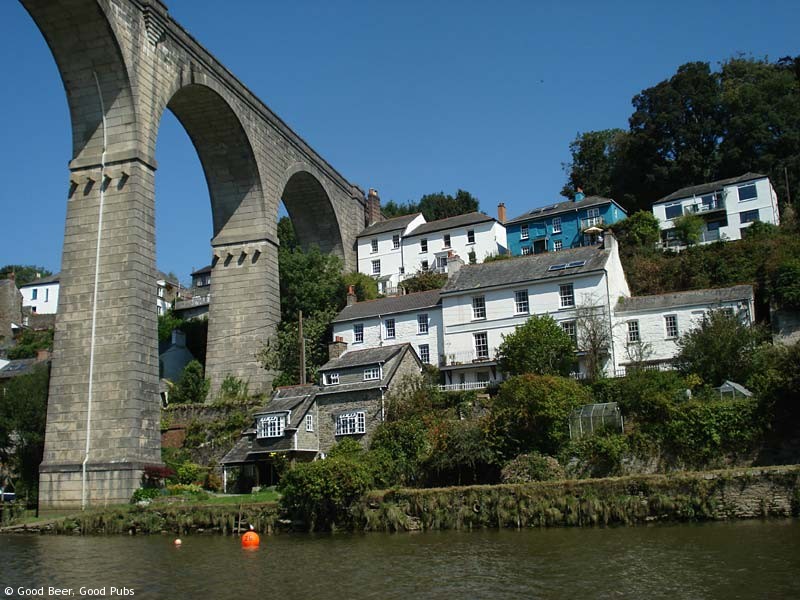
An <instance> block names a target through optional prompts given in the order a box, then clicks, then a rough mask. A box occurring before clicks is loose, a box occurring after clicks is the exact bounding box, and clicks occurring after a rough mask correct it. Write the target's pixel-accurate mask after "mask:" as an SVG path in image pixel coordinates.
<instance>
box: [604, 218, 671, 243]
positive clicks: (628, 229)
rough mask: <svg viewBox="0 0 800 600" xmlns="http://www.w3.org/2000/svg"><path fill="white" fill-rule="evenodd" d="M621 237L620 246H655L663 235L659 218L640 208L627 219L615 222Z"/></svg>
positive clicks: (618, 235)
mask: <svg viewBox="0 0 800 600" xmlns="http://www.w3.org/2000/svg"><path fill="white" fill-rule="evenodd" d="M612 229H613V230H614V233H615V234H616V235H617V237H618V238H619V243H620V246H622V247H623V248H627V247H629V246H638V247H641V248H653V246H654V245H655V243H656V242H658V240H659V238H660V237H661V228H660V227H659V224H658V219H657V218H656V216H655V215H654V214H653V213H652V212H650V211H649V210H639V211H636V212H635V213H633V214H632V215H631V216H630V217H628V218H627V219H623V220H622V221H619V222H618V223H614V226H613V228H612Z"/></svg>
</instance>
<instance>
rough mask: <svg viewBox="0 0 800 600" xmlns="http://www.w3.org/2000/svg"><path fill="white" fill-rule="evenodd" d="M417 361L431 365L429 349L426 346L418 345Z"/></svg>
mask: <svg viewBox="0 0 800 600" xmlns="http://www.w3.org/2000/svg"><path fill="white" fill-rule="evenodd" d="M419 359H420V360H421V361H422V362H423V363H424V364H426V365H429V364H431V347H430V346H429V345H428V344H420V345H419Z"/></svg>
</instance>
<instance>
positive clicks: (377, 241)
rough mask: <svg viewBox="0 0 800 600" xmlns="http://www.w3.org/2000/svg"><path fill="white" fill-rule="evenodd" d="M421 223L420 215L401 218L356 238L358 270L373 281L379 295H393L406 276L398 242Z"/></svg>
mask: <svg viewBox="0 0 800 600" xmlns="http://www.w3.org/2000/svg"><path fill="white" fill-rule="evenodd" d="M423 223H425V217H423V216H422V214H421V213H416V214H413V215H403V216H402V217H395V218H393V219H386V220H385V221H378V222H377V223H374V224H372V225H370V226H369V227H367V228H366V229H364V230H363V231H362V232H361V233H359V234H358V236H357V238H356V251H357V253H358V270H359V272H361V273H364V274H365V275H371V276H373V277H375V278H376V279H377V280H378V291H379V292H381V293H382V294H388V293H392V292H393V291H394V290H395V289H396V288H397V284H398V283H400V280H401V279H402V277H403V275H404V273H405V270H404V268H403V265H404V259H403V252H404V248H403V245H402V243H401V240H402V239H403V237H404V236H405V235H407V234H408V232H409V231H411V230H412V229H414V228H415V227H418V226H419V225H422V224H423Z"/></svg>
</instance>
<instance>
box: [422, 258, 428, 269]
mask: <svg viewBox="0 0 800 600" xmlns="http://www.w3.org/2000/svg"><path fill="white" fill-rule="evenodd" d="M420 268H421V269H422V270H423V271H427V270H428V261H427V260H423V261H422V265H421V266H420Z"/></svg>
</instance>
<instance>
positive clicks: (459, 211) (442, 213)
mask: <svg viewBox="0 0 800 600" xmlns="http://www.w3.org/2000/svg"><path fill="white" fill-rule="evenodd" d="M479 208H480V207H479V202H478V199H477V198H475V197H474V196H473V195H472V194H470V193H469V192H467V191H465V190H461V189H460V190H458V191H457V192H456V195H455V196H452V195H450V194H445V193H444V192H437V193H435V194H425V195H424V196H423V197H422V198H420V200H419V202H407V203H405V204H398V203H397V202H395V201H394V200H389V202H387V203H386V204H384V205H383V206H382V207H381V212H382V213H383V216H385V217H386V218H387V219H391V218H392V217H400V216H402V215H410V214H414V213H418V212H421V213H422V216H423V217H425V220H426V221H436V220H438V219H446V218H447V217H455V216H457V215H463V214H466V213H471V212H475V211H477V210H479Z"/></svg>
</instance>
